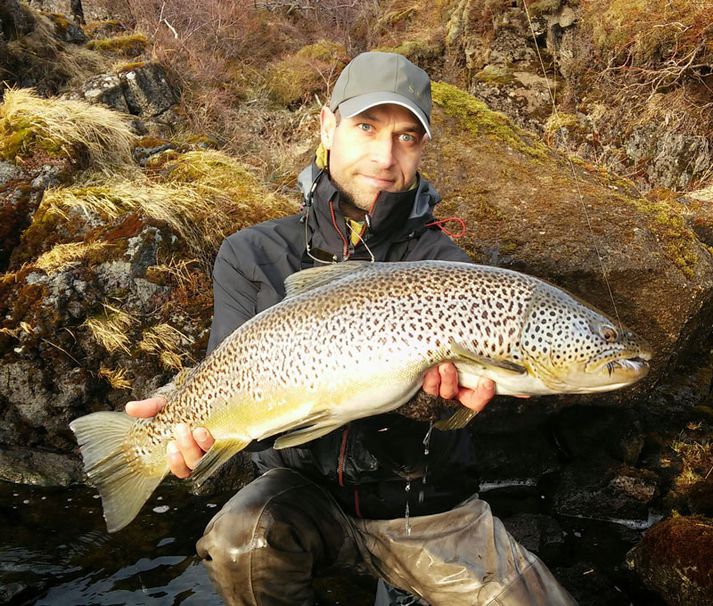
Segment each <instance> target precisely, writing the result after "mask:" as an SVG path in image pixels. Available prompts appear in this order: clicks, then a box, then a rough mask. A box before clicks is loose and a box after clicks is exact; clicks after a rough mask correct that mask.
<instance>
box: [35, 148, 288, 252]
mask: <svg viewBox="0 0 713 606" xmlns="http://www.w3.org/2000/svg"><path fill="white" fill-rule="evenodd" d="M161 172H162V175H163V179H164V180H163V182H157V181H152V180H149V179H147V178H145V177H139V176H137V177H136V178H134V179H127V178H124V177H119V176H114V177H111V178H98V179H96V180H90V181H88V182H85V183H81V184H76V185H73V186H71V187H65V188H55V189H51V190H48V191H46V192H45V196H44V199H43V201H42V205H43V209H44V210H46V212H48V213H58V214H60V215H62V216H63V217H65V218H69V215H70V213H71V214H76V213H79V214H83V215H85V216H87V217H97V216H98V217H101V218H103V219H104V220H111V219H116V218H118V217H119V216H121V215H125V214H128V213H132V212H136V213H140V214H142V215H143V216H145V217H147V218H150V219H153V220H155V221H159V222H162V223H165V224H167V225H168V226H169V227H170V229H171V230H172V231H173V232H174V233H175V234H176V235H178V236H179V237H181V238H182V239H183V240H184V242H185V243H186V245H187V246H188V247H189V248H190V250H191V251H192V252H193V253H194V255H195V256H196V257H197V258H199V259H202V260H205V259H206V258H209V257H210V256H211V255H212V254H213V253H214V252H215V251H216V250H217V249H218V246H219V245H220V243H221V242H222V241H223V239H224V238H225V237H226V236H227V235H229V234H230V233H233V232H234V231H235V230H236V229H239V228H241V227H245V226H247V225H252V224H255V223H258V222H260V221H264V220H266V219H268V218H272V217H275V216H278V215H283V214H286V213H287V212H289V211H290V210H293V206H292V205H291V204H290V203H289V202H288V201H287V200H286V199H284V198H282V197H280V196H277V195H275V194H272V193H269V192H267V191H265V189H264V188H263V187H261V186H260V184H259V182H258V181H257V179H256V178H255V177H254V176H253V175H252V174H251V173H250V172H249V171H248V170H247V169H246V168H245V167H244V166H242V165H241V164H240V163H238V162H237V161H236V160H234V159H233V158H231V157H229V156H227V155H226V154H222V153H220V152H215V151H201V152H198V151H196V152H189V153H187V154H183V155H180V156H178V157H177V158H176V159H174V160H172V161H170V162H167V163H166V164H165V165H164V166H163V167H162V169H161Z"/></svg>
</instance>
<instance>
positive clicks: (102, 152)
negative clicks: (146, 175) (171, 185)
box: [0, 89, 136, 171]
mask: <svg viewBox="0 0 713 606" xmlns="http://www.w3.org/2000/svg"><path fill="white" fill-rule="evenodd" d="M135 140H136V136H135V135H134V134H133V132H132V131H131V122H130V117H129V116H126V115H123V114H120V113H119V112H115V111H112V110H110V109H108V108H106V107H102V106H99V105H91V104H90V103H87V102H86V101H79V100H67V99H57V98H55V99H43V98H42V97H40V96H39V95H37V94H36V93H35V92H34V91H32V90H31V89H13V90H8V91H7V92H6V93H5V97H4V100H3V103H2V105H0V157H2V158H5V159H9V160H13V159H14V158H15V156H17V155H20V156H23V155H31V154H32V153H34V152H35V151H38V150H43V151H45V152H49V153H51V154H56V155H63V156H67V157H69V158H71V159H74V160H76V159H77V157H78V156H79V155H81V154H86V155H87V156H88V160H89V163H90V164H91V165H93V166H94V167H95V168H97V169H99V170H104V171H109V170H114V169H115V168H116V167H122V166H126V165H130V164H132V163H133V160H132V156H131V152H132V149H133V145H134V143H135Z"/></svg>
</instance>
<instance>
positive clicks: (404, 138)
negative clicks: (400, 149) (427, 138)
mask: <svg viewBox="0 0 713 606" xmlns="http://www.w3.org/2000/svg"><path fill="white" fill-rule="evenodd" d="M399 139H401V141H402V142H403V143H413V142H414V141H416V137H415V136H414V135H411V134H409V133H403V134H402V135H401V136H400V137H399Z"/></svg>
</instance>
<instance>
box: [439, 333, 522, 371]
mask: <svg viewBox="0 0 713 606" xmlns="http://www.w3.org/2000/svg"><path fill="white" fill-rule="evenodd" d="M451 351H452V352H453V353H454V354H456V355H457V356H459V357H461V358H465V359H466V360H470V361H471V362H475V363H476V364H479V365H481V366H484V367H485V368H499V369H501V370H506V371H508V372H512V373H515V374H517V375H522V374H525V373H526V372H527V369H526V368H525V367H524V366H521V365H520V364H516V363H515V362H510V360H499V359H496V358H489V357H488V356H481V355H478V354H476V353H474V352H472V351H470V350H469V349H466V348H465V347H463V346H462V345H459V344H458V343H456V342H455V341H454V340H453V339H451Z"/></svg>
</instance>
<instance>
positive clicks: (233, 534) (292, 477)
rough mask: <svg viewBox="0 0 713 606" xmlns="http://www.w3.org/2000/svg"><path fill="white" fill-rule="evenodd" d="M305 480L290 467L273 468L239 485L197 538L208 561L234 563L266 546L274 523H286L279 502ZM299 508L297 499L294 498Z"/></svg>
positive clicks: (198, 546)
mask: <svg viewBox="0 0 713 606" xmlns="http://www.w3.org/2000/svg"><path fill="white" fill-rule="evenodd" d="M306 483H307V481H306V480H305V479H304V478H302V476H300V475H299V474H296V473H294V472H291V471H289V470H282V469H276V470H273V471H271V472H270V473H268V474H265V475H264V476H261V477H259V478H257V479H256V480H254V481H253V482H251V483H250V484H248V485H247V486H245V487H244V488H242V489H241V490H240V491H239V492H238V493H237V494H236V495H235V496H234V497H233V498H232V499H230V500H229V501H228V502H227V503H226V504H225V505H224V506H223V508H222V509H221V510H220V511H219V512H218V513H217V514H216V515H215V516H214V517H213V519H212V520H211V521H210V522H209V523H208V526H207V527H206V530H205V532H204V534H203V537H202V538H201V539H200V540H199V541H198V545H197V550H198V554H199V555H200V556H201V557H202V558H203V559H205V560H207V561H212V560H214V559H221V560H224V561H226V562H233V563H237V562H238V560H239V559H240V558H241V556H243V555H245V554H248V553H252V552H254V551H255V550H257V549H264V548H266V547H267V546H268V538H269V537H270V535H271V534H272V532H271V531H272V528H273V526H274V525H282V524H285V523H287V524H289V520H286V519H284V518H285V517H289V516H286V515H285V513H286V511H288V510H286V508H285V507H284V506H282V505H281V501H282V500H284V498H285V497H286V496H287V495H289V494H290V493H291V492H293V491H294V490H298V489H299V488H300V487H303V486H304V485H305V484H306ZM293 506H294V507H298V506H299V501H298V500H295V501H293Z"/></svg>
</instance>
